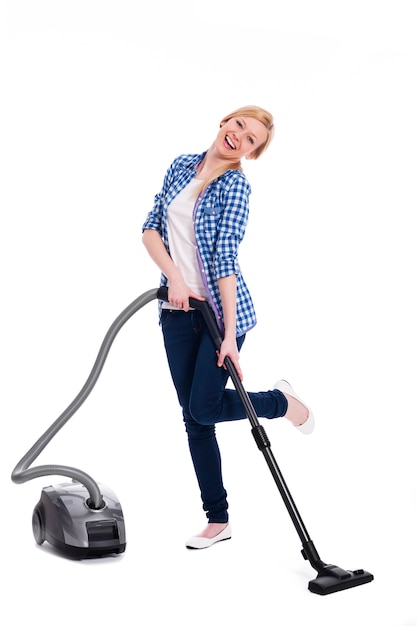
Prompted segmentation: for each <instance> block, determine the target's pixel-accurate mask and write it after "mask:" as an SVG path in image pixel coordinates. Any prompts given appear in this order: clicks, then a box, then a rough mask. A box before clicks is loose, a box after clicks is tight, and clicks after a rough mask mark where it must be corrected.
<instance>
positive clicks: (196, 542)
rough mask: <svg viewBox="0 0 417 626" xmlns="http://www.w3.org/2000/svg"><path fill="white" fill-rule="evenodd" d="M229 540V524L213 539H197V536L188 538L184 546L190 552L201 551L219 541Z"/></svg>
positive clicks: (230, 530) (230, 535)
mask: <svg viewBox="0 0 417 626" xmlns="http://www.w3.org/2000/svg"><path fill="white" fill-rule="evenodd" d="M231 538H232V529H231V526H230V524H228V525H227V526H226V528H224V529H223V530H222V531H221V532H219V533H218V534H217V535H216V536H215V537H212V538H211V539H207V537H197V535H194V537H190V538H189V539H188V540H187V541H186V542H185V545H186V547H187V548H190V549H192V550H202V549H203V548H210V546H212V545H214V544H215V543H218V542H219V541H225V540H226V539H231Z"/></svg>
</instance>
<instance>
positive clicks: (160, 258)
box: [142, 228, 204, 311]
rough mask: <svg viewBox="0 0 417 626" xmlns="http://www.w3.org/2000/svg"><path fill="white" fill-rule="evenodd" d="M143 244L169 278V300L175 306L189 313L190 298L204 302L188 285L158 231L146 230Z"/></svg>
mask: <svg viewBox="0 0 417 626" xmlns="http://www.w3.org/2000/svg"><path fill="white" fill-rule="evenodd" d="M142 242H143V244H144V246H145V248H146V250H147V252H148V254H149V256H150V257H151V259H152V261H154V263H155V264H156V265H157V266H158V267H159V269H160V270H161V272H162V273H163V274H165V276H166V277H167V278H168V300H169V302H170V303H171V304H172V305H173V306H175V307H178V308H180V309H183V310H184V311H188V310H189V308H190V303H189V299H190V298H196V299H197V300H204V298H202V297H201V296H199V295H197V294H195V293H194V292H193V291H191V289H190V288H189V287H188V286H187V285H186V283H185V282H184V279H183V277H182V274H181V272H180V271H179V269H178V267H177V266H176V265H175V263H174V261H173V260H172V258H171V256H170V255H169V254H168V251H167V249H166V247H165V244H164V242H163V241H162V237H161V235H160V234H159V232H158V231H157V230H153V229H151V228H146V229H145V230H144V231H143V235H142Z"/></svg>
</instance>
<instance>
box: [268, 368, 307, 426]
mask: <svg viewBox="0 0 417 626" xmlns="http://www.w3.org/2000/svg"><path fill="white" fill-rule="evenodd" d="M274 389H278V390H279V391H281V392H282V393H286V394H287V395H288V396H292V397H293V398H295V399H296V400H298V401H299V402H301V404H304V406H305V407H306V408H307V410H308V417H307V419H306V421H305V422H304V424H301V425H300V426H295V428H297V430H299V431H300V432H301V433H303V434H304V435H310V434H311V433H312V432H313V430H314V427H315V419H314V415H313V413H312V412H311V410H310V408H309V407H308V406H307V405H306V404H305V402H303V401H302V400H301V398H299V397H298V396H297V394H296V393H295V391H294V389H293V388H292V387H291V385H290V383H288V382H287V381H286V380H279V381H278V382H276V383H275V385H274Z"/></svg>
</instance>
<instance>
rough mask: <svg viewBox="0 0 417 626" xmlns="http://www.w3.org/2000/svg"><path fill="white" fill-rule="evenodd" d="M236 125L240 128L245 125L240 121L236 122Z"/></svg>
mask: <svg viewBox="0 0 417 626" xmlns="http://www.w3.org/2000/svg"><path fill="white" fill-rule="evenodd" d="M236 124H237V125H238V126H239V128H243V124H242V122H240V121H239V120H236Z"/></svg>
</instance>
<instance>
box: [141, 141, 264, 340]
mask: <svg viewBox="0 0 417 626" xmlns="http://www.w3.org/2000/svg"><path fill="white" fill-rule="evenodd" d="M204 154H205V153H203V154H191V155H181V156H179V157H177V158H176V159H175V160H174V161H173V163H172V164H171V165H170V167H169V168H168V170H167V172H166V174H165V178H164V182H163V186H162V189H161V191H160V192H159V193H158V194H157V195H156V196H155V201H154V206H153V209H152V211H150V212H149V213H148V216H147V218H146V221H145V223H144V224H143V227H142V232H143V231H144V230H145V229H148V228H149V229H153V230H157V231H158V232H159V233H160V234H161V237H162V240H163V242H164V244H165V246H166V248H167V250H168V252H169V241H168V221H167V211H168V207H169V205H170V203H171V202H172V200H173V199H174V198H175V196H176V195H177V194H178V193H179V192H180V191H182V189H184V187H186V185H188V183H189V182H190V181H191V180H192V179H193V178H194V176H195V173H196V166H197V165H198V163H199V162H200V161H201V160H202V158H203V157H204ZM250 193H251V188H250V185H249V183H248V181H247V179H246V177H245V175H244V174H243V172H242V171H241V170H227V171H226V172H225V173H224V174H222V175H221V176H220V177H219V178H217V179H216V180H214V181H213V182H212V183H211V184H210V185H209V186H208V187H207V189H206V190H205V191H204V193H203V194H202V195H200V196H199V198H198V199H197V201H196V204H195V206H194V213H193V219H194V229H195V236H196V242H197V260H198V265H199V268H200V274H201V278H202V281H203V284H204V287H205V289H206V292H207V299H208V301H209V303H210V305H211V307H212V308H213V310H214V312H215V314H216V318H217V322H218V324H219V327H220V328H221V330H222V331H223V309H222V301H221V296H220V290H219V286H218V279H219V278H224V277H226V276H230V275H232V274H236V281H237V301H236V336H237V337H239V336H240V335H243V334H245V333H246V332H247V331H248V330H250V329H251V328H252V327H253V326H254V325H255V324H256V315H255V310H254V307H253V302H252V298H251V296H250V293H249V290H248V288H247V286H246V283H245V281H244V279H243V277H242V274H241V272H240V267H239V261H238V248H239V244H240V242H241V241H242V239H243V236H244V234H245V229H246V224H247V222H248V216H249V196H250ZM167 282H168V281H167V277H166V276H165V275H164V274H162V275H161V285H166V284H167ZM160 308H161V303H160Z"/></svg>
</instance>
